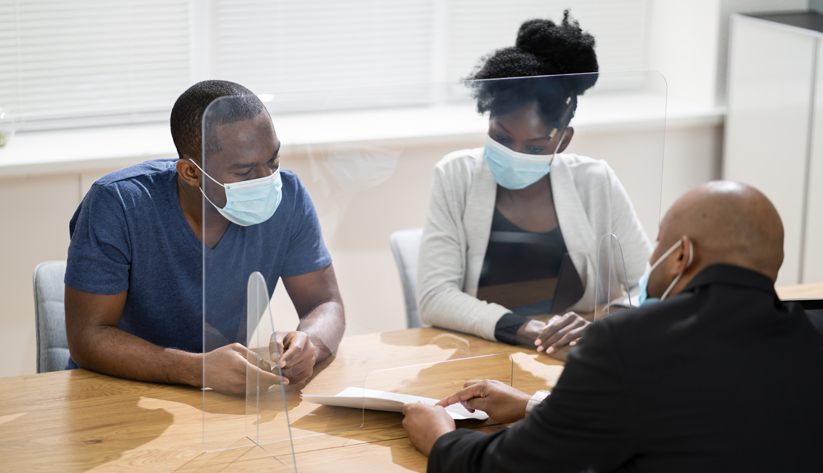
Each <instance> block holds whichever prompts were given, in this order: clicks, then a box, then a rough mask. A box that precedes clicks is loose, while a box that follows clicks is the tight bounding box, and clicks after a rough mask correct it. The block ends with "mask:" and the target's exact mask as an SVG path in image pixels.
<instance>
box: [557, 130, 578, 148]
mask: <svg viewBox="0 0 823 473" xmlns="http://www.w3.org/2000/svg"><path fill="white" fill-rule="evenodd" d="M573 136H574V127H568V128H566V134H564V135H563V141H561V142H560V147H559V148H557V152H558V153H562V152H563V151H565V150H566V148H568V147H569V143H571V142H572V137H573Z"/></svg>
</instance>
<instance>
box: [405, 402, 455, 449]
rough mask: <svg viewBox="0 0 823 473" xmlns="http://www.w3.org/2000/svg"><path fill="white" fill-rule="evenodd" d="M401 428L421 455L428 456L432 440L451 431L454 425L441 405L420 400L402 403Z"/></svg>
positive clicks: (434, 440)
mask: <svg viewBox="0 0 823 473" xmlns="http://www.w3.org/2000/svg"><path fill="white" fill-rule="evenodd" d="M403 415H404V416H406V417H404V418H403V428H404V429H406V433H407V434H408V435H409V440H411V442H412V443H413V444H414V446H415V447H417V449H418V450H420V451H421V452H422V453H423V455H426V456H429V452H431V449H432V447H433V446H434V442H436V441H437V439H439V438H440V436H441V435H444V434H447V433H449V432H451V431H453V430H454V429H455V428H456V427H455V425H454V419H452V418H451V416H450V415H449V413H448V412H446V409H444V408H443V407H441V406H429V405H428V404H423V403H422V402H417V403H411V404H404V405H403Z"/></svg>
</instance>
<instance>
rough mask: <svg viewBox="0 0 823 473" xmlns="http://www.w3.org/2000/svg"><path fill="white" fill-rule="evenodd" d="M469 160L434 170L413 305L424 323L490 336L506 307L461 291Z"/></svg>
mask: <svg viewBox="0 0 823 473" xmlns="http://www.w3.org/2000/svg"><path fill="white" fill-rule="evenodd" d="M469 163H470V161H468V160H465V159H452V160H444V161H442V162H441V163H438V165H437V166H436V167H435V169H434V176H433V180H432V190H431V196H430V198H429V207H428V211H427V213H426V223H425V225H424V227H423V238H422V240H421V242H420V254H419V257H418V266H417V307H418V311H419V313H420V319H421V320H422V321H423V322H424V323H426V324H429V325H434V326H436V327H441V328H445V329H449V330H455V331H458V332H464V333H469V334H472V335H477V336H480V337H482V338H485V339H487V340H494V339H495V338H494V329H495V325H496V324H497V321H498V320H500V318H501V317H502V316H503V315H504V314H506V313H508V312H509V310H508V309H506V308H505V307H503V306H501V305H498V304H490V303H487V302H485V301H481V300H479V299H477V298H476V297H473V296H471V295H469V294H467V293H465V292H464V287H465V274H466V258H467V256H466V251H467V243H466V241H467V236H466V228H465V227H464V224H463V212H464V210H465V206H466V199H467V196H468V189H469V186H470V185H471V173H472V169H471V168H470V165H469Z"/></svg>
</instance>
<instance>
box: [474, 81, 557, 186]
mask: <svg viewBox="0 0 823 473" xmlns="http://www.w3.org/2000/svg"><path fill="white" fill-rule="evenodd" d="M566 103H567V105H568V106H567V108H566V110H565V111H564V112H563V113H562V114H561V116H560V117H559V118H558V121H557V122H555V123H546V121H545V120H546V118H545V117H544V116H543V115H542V114H541V113H540V111H539V108H538V106H537V103H532V104H530V105H525V106H523V107H520V108H518V109H516V110H514V111H511V112H509V113H506V114H504V115H500V116H494V117H492V118H491V119H490V120H489V134H488V136H487V137H486V147H485V149H484V152H483V154H484V157H485V160H486V163H487V164H488V166H489V169H490V170H491V172H492V175H493V176H494V179H495V181H497V183H498V184H499V185H500V186H502V187H505V188H506V189H511V190H517V189H523V188H526V187H528V186H530V185H532V184H534V183H535V182H537V181H539V180H540V179H542V178H544V177H545V176H546V175H547V174H549V171H550V170H551V163H552V161H553V160H554V156H555V155H556V154H557V153H558V152H559V151H560V150H561V147H562V146H563V143H564V140H565V138H566V135H567V133H568V135H569V138H571V135H572V133H573V130H572V131H571V132H569V131H568V130H570V128H569V127H568V124H569V121H570V120H571V115H572V112H573V104H572V97H569V98H568V100H567V101H566Z"/></svg>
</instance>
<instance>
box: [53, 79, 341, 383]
mask: <svg viewBox="0 0 823 473" xmlns="http://www.w3.org/2000/svg"><path fill="white" fill-rule="evenodd" d="M212 102H214V104H213V105H212V106H211V107H210V106H209V105H210V104H212ZM207 108H208V111H207ZM204 114H205V115H206V116H205V118H204ZM204 122H205V123H204ZM204 124H205V126H203V125H204ZM203 129H205V133H206V136H205V137H204V136H203V131H202V130H203ZM171 133H172V138H173V139H174V144H175V146H176V147H177V152H178V155H179V159H165V160H154V161H147V162H145V163H142V164H138V165H135V166H131V167H129V168H126V169H122V170H119V171H115V172H113V173H111V174H108V175H106V176H104V177H103V178H101V179H100V180H98V181H97V182H95V183H94V185H93V186H92V188H91V189H90V190H89V192H88V194H87V195H86V197H85V198H84V199H83V201H82V202H81V204H80V206H79V207H78V209H77V211H76V212H75V214H74V216H73V217H72V219H71V223H70V225H69V231H70V234H71V244H70V245H69V252H68V264H67V268H66V278H65V283H66V296H65V307H66V332H67V335H68V342H69V350H70V351H71V360H70V362H69V367H70V368H77V367H80V366H82V367H84V368H87V369H90V370H94V371H98V372H101V373H106V374H109V375H113V376H119V377H122V378H129V379H135V380H141V381H154V382H163V383H174V384H188V385H192V386H197V387H210V388H213V389H215V390H217V391H220V392H225V393H230V394H242V393H244V392H245V389H246V371H247V369H249V368H250V367H251V369H252V370H256V371H258V372H259V377H260V383H261V384H264V385H266V386H270V385H272V384H276V383H280V382H281V380H280V378H279V377H278V376H276V375H275V374H273V373H272V371H271V366H270V365H269V364H268V363H266V362H265V361H263V362H261V363H260V366H261V368H262V369H260V368H258V367H257V363H249V362H248V361H247V359H253V358H249V357H253V356H254V355H253V354H251V353H250V352H249V351H248V350H247V349H246V348H245V347H244V346H243V345H244V344H245V342H246V336H247V324H246V303H247V302H246V298H247V282H248V279H249V275H251V274H252V273H253V272H256V271H259V272H260V273H262V274H263V276H264V278H265V280H266V284H267V286H268V287H267V291H268V294H267V296H268V297H267V299H268V298H270V297H271V295H272V293H273V291H274V287H275V285H276V283H277V280H278V279H281V278H282V280H283V284H284V285H285V287H286V290H287V291H288V294H289V296H290V297H291V299H292V302H293V303H294V306H295V308H296V309H297V313H298V315H299V317H300V323H299V325H298V327H297V330H296V331H293V332H276V333H275V336H274V337H273V338H272V341H271V343H270V349H271V350H272V351H273V350H274V349H275V348H276V349H278V351H279V352H280V353H282V356H281V358H280V366H281V368H282V373H283V378H284V379H283V380H282V383H284V384H294V383H301V382H304V381H305V380H306V379H307V378H308V377H309V376H311V374H312V372H313V367H314V364H315V363H316V362H317V361H320V360H322V359H324V358H326V357H328V356H329V355H331V354H332V353H333V352H334V351H335V350H336V349H337V346H338V344H339V343H340V339H341V338H342V336H343V330H344V328H345V317H344V313H343V303H342V301H341V298H340V293H339V291H338V288H337V281H336V279H335V276H334V269H333V267H332V264H331V257H330V256H329V253H328V251H327V250H326V246H325V244H324V243H323V237H322V235H321V232H320V225H319V222H318V220H317V215H316V213H315V210H314V205H313V204H312V201H311V199H310V198H309V195H308V193H307V192H306V189H305V188H304V187H303V185H302V183H301V182H300V180H299V179H298V178H297V176H296V175H295V174H294V173H293V172H291V171H288V170H286V169H281V168H280V158H279V152H280V141H279V140H278V138H277V135H276V133H275V130H274V126H273V125H272V121H271V116H270V115H269V114H268V112H267V111H266V108H265V106H264V105H263V104H262V103H261V102H260V100H259V99H258V98H257V97H256V96H255V95H254V94H253V93H252V92H251V91H250V90H248V89H246V88H245V87H243V86H240V85H238V84H234V83H231V82H226V81H205V82H200V83H198V84H195V85H194V86H192V87H191V88H189V89H188V90H187V91H186V92H184V93H183V94H182V95H181V96H180V97H179V98H178V99H177V101H176V102H175V104H174V107H173V109H172V112H171ZM203 150H205V154H206V156H203V153H204V151H203ZM204 284H205V286H204ZM204 304H205V305H204ZM204 307H205V310H204ZM251 329H252V330H253V329H254V327H251ZM204 358H205V360H204ZM204 365H205V366H206V367H207V368H206V373H205V375H206V376H205V378H206V379H205V381H204V379H203V378H204V372H203V366H204ZM275 372H276V371H275ZM204 383H205V386H204Z"/></svg>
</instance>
